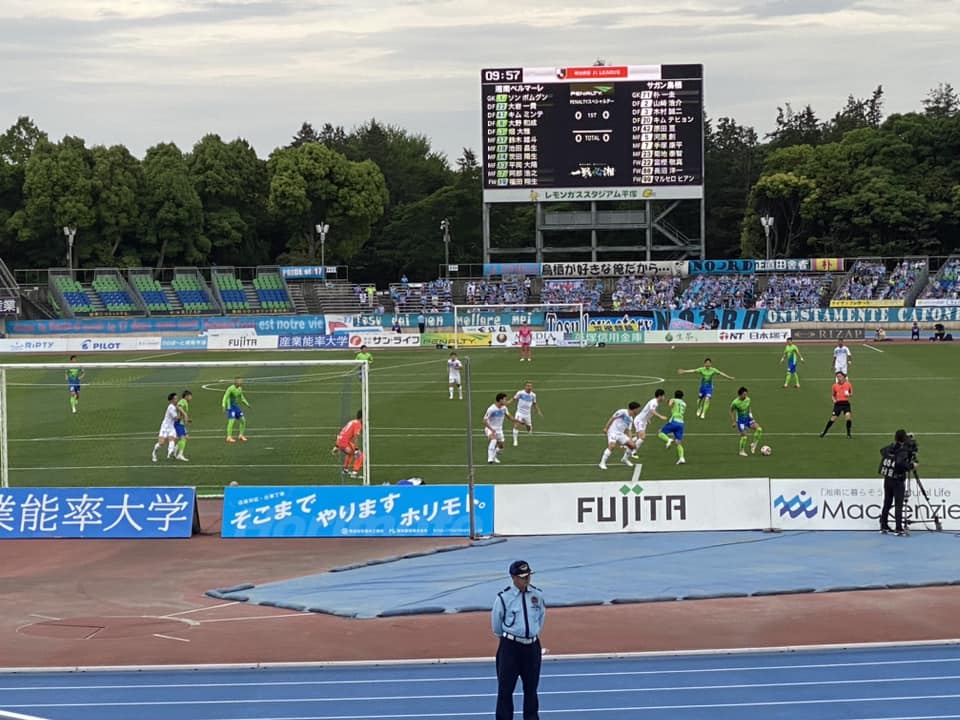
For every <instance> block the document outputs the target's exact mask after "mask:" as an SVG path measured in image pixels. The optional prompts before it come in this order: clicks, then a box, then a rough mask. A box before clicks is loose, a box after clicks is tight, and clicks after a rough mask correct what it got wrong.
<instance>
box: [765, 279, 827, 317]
mask: <svg viewBox="0 0 960 720" xmlns="http://www.w3.org/2000/svg"><path fill="white" fill-rule="evenodd" d="M832 282H833V276H832V275H831V274H830V273H823V274H819V275H771V276H770V278H769V280H768V281H767V287H766V288H765V289H764V291H763V292H762V293H761V294H760V297H759V298H757V303H756V307H758V308H766V309H768V310H786V309H789V308H818V307H823V306H825V305H826V304H827V302H828V301H829V299H830V286H831V284H832Z"/></svg>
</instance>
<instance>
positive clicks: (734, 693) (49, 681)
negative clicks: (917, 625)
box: [0, 644, 960, 720]
mask: <svg viewBox="0 0 960 720" xmlns="http://www.w3.org/2000/svg"><path fill="white" fill-rule="evenodd" d="M548 657H549V656H548ZM495 694H496V680H495V678H494V675H493V663H492V661H491V662H463V663H460V662H453V663H440V664H437V663H434V664H390V665H353V666H345V665H326V666H316V667H302V666H301V667H270V668H261V669H252V668H245V669H240V668H227V669H202V668H200V669H195V670H145V671H141V672H131V671H121V672H116V671H113V672H104V671H87V672H75V673H64V672H61V673H55V672H43V673H33V672H29V673H22V674H17V673H7V674H0V718H22V717H23V716H32V717H38V718H44V719H45V720H46V719H48V720H133V719H136V720H160V719H161V718H162V719H163V720H169V719H170V718H174V719H175V720H253V719H254V718H256V720H361V719H362V720H394V719H404V720H408V719H413V718H424V719H427V718H451V719H454V718H461V719H472V718H477V719H480V718H484V719H485V720H489V719H490V718H492V717H493V708H494V701H495ZM517 699H518V701H519V696H518V698H517ZM540 704H541V713H540V714H541V717H542V718H546V719H550V718H584V719H585V720H601V719H603V720H611V719H615V720H633V719H637V720H639V719H640V718H643V720H668V719H669V720H693V719H694V718H696V719H697V720H700V719H702V718H710V720H761V719H762V720H772V719H780V720H949V719H951V718H960V646H957V645H953V644H950V645H937V646H898V647H871V648H860V649H848V650H838V649H819V650H802V651H796V652H762V653H760V652H756V653H755V652H749V653H734V654H714V653H711V654H690V655H659V656H657V655H648V656H633V657H620V658H593V657H591V658H575V659H557V660H553V661H550V662H545V663H544V665H543V674H542V679H541V684H540ZM518 707H519V705H518ZM517 717H518V718H519V717H520V714H519V712H518V713H517Z"/></svg>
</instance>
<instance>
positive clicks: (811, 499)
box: [770, 477, 960, 530]
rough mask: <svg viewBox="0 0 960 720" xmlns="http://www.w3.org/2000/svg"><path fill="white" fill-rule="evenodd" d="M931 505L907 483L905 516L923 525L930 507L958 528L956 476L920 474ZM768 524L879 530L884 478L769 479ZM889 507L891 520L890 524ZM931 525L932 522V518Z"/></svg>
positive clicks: (946, 526) (958, 482)
mask: <svg viewBox="0 0 960 720" xmlns="http://www.w3.org/2000/svg"><path fill="white" fill-rule="evenodd" d="M923 486H924V487H925V488H926V490H927V495H929V497H930V504H928V503H927V501H926V499H925V498H924V497H923V495H922V494H921V493H920V492H919V489H918V488H917V487H916V483H915V482H911V483H910V492H908V495H907V499H906V502H905V503H904V505H903V514H904V518H906V519H908V520H913V521H914V523H913V527H914V529H920V528H924V527H925V526H924V524H923V523H922V522H920V521H921V520H930V519H931V518H932V512H933V510H934V509H935V510H936V511H937V516H938V517H939V518H940V521H941V522H942V523H943V528H944V530H960V479H930V478H924V480H923ZM770 498H771V501H770V512H771V526H772V527H773V528H779V529H783V530H879V529H880V508H881V507H882V505H883V478H881V477H877V478H873V479H864V480H851V479H844V480H830V479H823V478H819V479H815V480H771V481H770ZM893 522H894V520H893V511H892V510H891V512H890V525H891V527H893ZM931 524H932V523H931Z"/></svg>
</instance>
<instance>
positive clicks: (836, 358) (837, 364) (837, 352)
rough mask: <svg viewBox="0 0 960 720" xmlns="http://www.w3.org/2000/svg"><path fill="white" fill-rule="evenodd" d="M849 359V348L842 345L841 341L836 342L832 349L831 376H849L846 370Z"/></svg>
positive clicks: (850, 355)
mask: <svg viewBox="0 0 960 720" xmlns="http://www.w3.org/2000/svg"><path fill="white" fill-rule="evenodd" d="M851 357H853V353H851V352H850V348H848V347H847V346H846V345H844V344H843V340H837V346H836V347H835V348H834V349H833V374H834V375H836V374H837V373H838V372H842V373H843V374H844V375H849V373H848V372H847V369H848V368H849V365H850V358H851Z"/></svg>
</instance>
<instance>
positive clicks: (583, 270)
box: [540, 260, 687, 278]
mask: <svg viewBox="0 0 960 720" xmlns="http://www.w3.org/2000/svg"><path fill="white" fill-rule="evenodd" d="M540 275H541V276H543V277H545V278H563V277H569V278H592V277H627V276H630V275H634V276H641V275H644V276H650V277H686V276H687V261H686V260H650V261H646V262H642V261H637V262H626V261H618V262H556V263H543V264H542V265H541V266H540Z"/></svg>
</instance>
